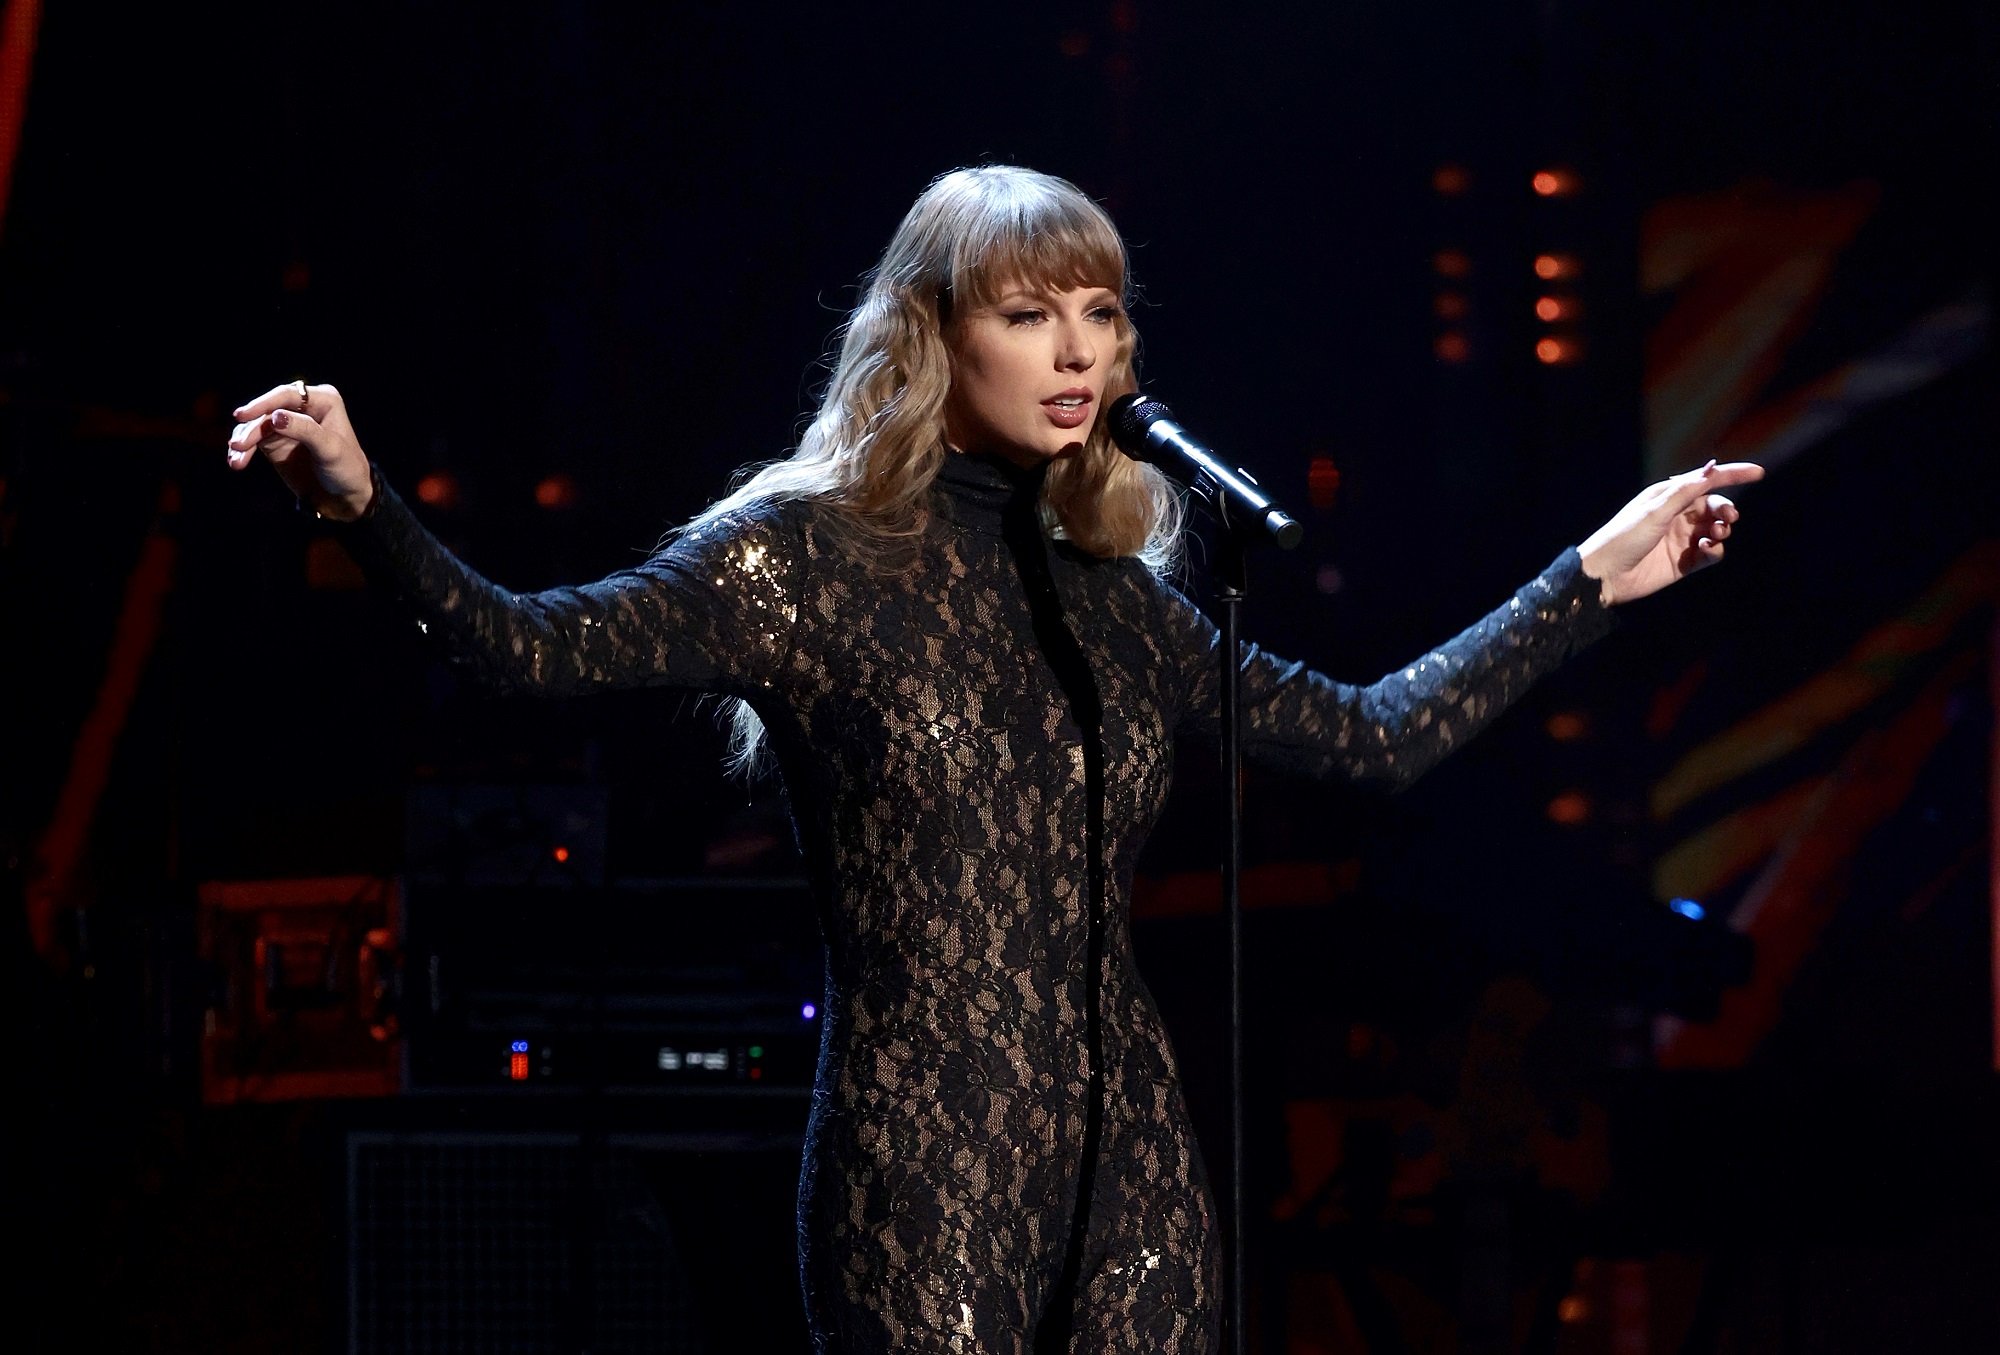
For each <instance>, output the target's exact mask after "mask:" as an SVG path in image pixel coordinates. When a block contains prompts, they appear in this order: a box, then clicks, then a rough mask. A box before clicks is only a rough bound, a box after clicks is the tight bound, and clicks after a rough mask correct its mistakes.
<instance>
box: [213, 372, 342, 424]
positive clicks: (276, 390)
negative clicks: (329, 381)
mask: <svg viewBox="0 0 2000 1355" xmlns="http://www.w3.org/2000/svg"><path fill="white" fill-rule="evenodd" d="M306 389H307V391H308V392H310V391H311V389H312V388H311V387H310V386H308V387H307V388H306ZM329 389H330V388H329ZM298 407H299V383H298V382H296V381H287V382H286V383H285V384H284V385H282V386H273V387H271V389H269V390H268V391H265V392H264V393H263V394H262V395H260V396H258V397H257V398H256V399H255V400H251V401H249V402H247V403H245V404H241V405H238V406H237V407H236V409H235V411H234V417H236V418H238V419H242V420H244V421H245V422H246V423H247V422H250V421H252V420H256V419H261V418H263V417H264V416H265V415H266V414H269V413H271V412H272V411H274V410H279V409H291V410H296V409H297V408H298Z"/></svg>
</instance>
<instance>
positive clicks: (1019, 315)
mask: <svg viewBox="0 0 2000 1355" xmlns="http://www.w3.org/2000/svg"><path fill="white" fill-rule="evenodd" d="M1041 318H1042V312H1040V311H1038V310H1034V309H1028V310H1018V311H1008V312H1007V323H1008V324H1010V325H1032V324H1034V323H1035V322H1037V321H1038V320H1040V319H1041Z"/></svg>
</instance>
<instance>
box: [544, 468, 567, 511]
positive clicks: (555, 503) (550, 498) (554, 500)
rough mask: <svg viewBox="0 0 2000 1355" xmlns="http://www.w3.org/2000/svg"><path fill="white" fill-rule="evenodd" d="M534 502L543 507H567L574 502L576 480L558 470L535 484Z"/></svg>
mask: <svg viewBox="0 0 2000 1355" xmlns="http://www.w3.org/2000/svg"><path fill="white" fill-rule="evenodd" d="M535 502H536V503H538V504H540V505H541V506H542V507H544V508H568V507H570V506H571V505H573V504H575V502H576V481H574V480H572V479H570V478H569V476H567V475H563V474H561V473H560V472H558V473H557V474H555V475H551V476H549V477H548V478H547V479H546V480H543V481H542V482H541V483H540V484H538V485H536V486H535Z"/></svg>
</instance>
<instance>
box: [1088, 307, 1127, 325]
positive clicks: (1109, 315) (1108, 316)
mask: <svg viewBox="0 0 2000 1355" xmlns="http://www.w3.org/2000/svg"><path fill="white" fill-rule="evenodd" d="M1121 314H1123V312H1122V311H1120V310H1119V309H1118V308H1117V307H1116V306H1099V307H1098V308H1097V309H1096V310H1093V311H1092V312H1091V313H1090V318H1091V319H1093V320H1095V321H1097V322H1098V323H1100V324H1106V325H1108V324H1111V323H1112V322H1113V321H1115V320H1117V318H1118V317H1119V316H1120V315H1121Z"/></svg>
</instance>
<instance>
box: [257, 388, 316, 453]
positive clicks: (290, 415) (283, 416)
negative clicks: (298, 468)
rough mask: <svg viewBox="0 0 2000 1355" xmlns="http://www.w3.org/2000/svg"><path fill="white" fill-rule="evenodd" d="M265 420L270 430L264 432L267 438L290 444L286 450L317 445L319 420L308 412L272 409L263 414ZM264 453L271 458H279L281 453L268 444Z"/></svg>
mask: <svg viewBox="0 0 2000 1355" xmlns="http://www.w3.org/2000/svg"><path fill="white" fill-rule="evenodd" d="M292 394H294V395H297V394H298V392H297V391H293V392H292ZM265 422H266V423H268V424H269V425H270V432H269V433H267V434H265V437H266V438H267V439H269V440H272V441H277V442H289V443H290V444H291V446H290V447H287V448H286V449H285V451H286V452H289V451H291V450H293V448H296V447H313V446H317V445H318V442H319V434H320V431H321V429H320V424H319V420H317V419H315V418H314V417H313V416H312V415H310V414H300V413H298V412H297V411H296V410H290V409H274V410H272V411H271V412H270V414H268V415H267V416H265ZM265 454H266V455H267V456H270V457H271V458H272V460H280V459H282V455H283V454H282V453H280V452H278V451H277V449H276V448H275V447H268V446H267V447H266V448H265Z"/></svg>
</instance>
